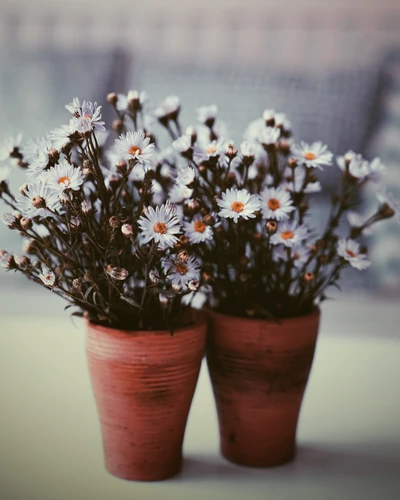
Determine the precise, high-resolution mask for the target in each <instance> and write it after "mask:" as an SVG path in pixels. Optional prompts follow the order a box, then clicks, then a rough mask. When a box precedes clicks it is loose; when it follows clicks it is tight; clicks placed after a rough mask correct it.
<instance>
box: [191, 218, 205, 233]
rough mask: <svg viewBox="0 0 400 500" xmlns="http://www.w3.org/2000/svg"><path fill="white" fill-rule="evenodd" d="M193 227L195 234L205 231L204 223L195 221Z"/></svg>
mask: <svg viewBox="0 0 400 500" xmlns="http://www.w3.org/2000/svg"><path fill="white" fill-rule="evenodd" d="M193 227H194V230H195V231H196V233H204V231H205V230H206V225H205V224H204V222H203V221H202V220H198V221H196V222H195V223H194V224H193Z"/></svg>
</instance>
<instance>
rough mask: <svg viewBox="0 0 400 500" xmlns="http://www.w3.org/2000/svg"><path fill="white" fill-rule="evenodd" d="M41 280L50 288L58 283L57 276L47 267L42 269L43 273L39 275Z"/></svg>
mask: <svg viewBox="0 0 400 500" xmlns="http://www.w3.org/2000/svg"><path fill="white" fill-rule="evenodd" d="M39 278H40V279H41V280H42V282H43V283H44V284H45V285H46V286H48V287H50V288H51V287H53V286H54V283H55V281H56V275H55V274H54V273H53V271H51V270H50V269H49V268H47V267H46V266H43V267H42V272H41V273H40V274H39Z"/></svg>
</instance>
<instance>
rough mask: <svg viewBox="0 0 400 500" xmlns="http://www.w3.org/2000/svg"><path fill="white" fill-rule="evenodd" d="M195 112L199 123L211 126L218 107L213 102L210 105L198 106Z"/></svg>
mask: <svg viewBox="0 0 400 500" xmlns="http://www.w3.org/2000/svg"><path fill="white" fill-rule="evenodd" d="M196 113H197V119H198V120H199V122H200V123H203V124H204V125H207V126H208V127H212V126H213V125H214V122H215V120H216V118H217V114H218V107H217V106H216V105H215V104H212V105H211V106H200V107H199V108H197V110H196Z"/></svg>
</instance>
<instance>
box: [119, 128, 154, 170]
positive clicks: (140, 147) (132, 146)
mask: <svg viewBox="0 0 400 500" xmlns="http://www.w3.org/2000/svg"><path fill="white" fill-rule="evenodd" d="M154 148H155V146H154V144H151V143H150V139H149V138H148V137H146V136H145V135H144V133H143V132H127V133H126V135H124V134H121V135H120V136H119V139H116V141H115V153H116V155H118V157H119V158H120V159H121V160H130V159H137V160H138V162H139V163H142V164H147V163H150V161H151V157H152V155H153V150H154Z"/></svg>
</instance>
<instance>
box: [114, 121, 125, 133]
mask: <svg viewBox="0 0 400 500" xmlns="http://www.w3.org/2000/svg"><path fill="white" fill-rule="evenodd" d="M112 129H113V130H114V131H115V132H117V134H122V132H123V131H124V122H123V121H122V120H114V121H113V122H112Z"/></svg>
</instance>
